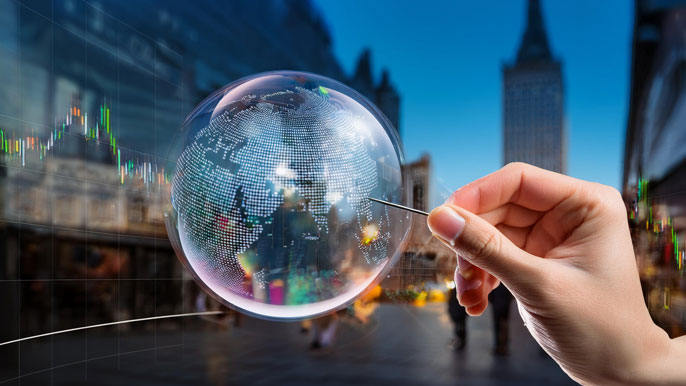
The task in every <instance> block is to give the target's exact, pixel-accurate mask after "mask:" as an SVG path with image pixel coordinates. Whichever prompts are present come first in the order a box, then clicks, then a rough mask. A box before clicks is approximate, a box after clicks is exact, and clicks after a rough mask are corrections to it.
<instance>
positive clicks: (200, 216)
mask: <svg viewBox="0 0 686 386" xmlns="http://www.w3.org/2000/svg"><path fill="white" fill-rule="evenodd" d="M276 100H284V101H286V103H283V104H279V103H274V101H276ZM355 124H359V123H356V117H355V116H353V114H352V113H350V112H349V111H347V110H345V109H344V108H341V107H339V106H338V105H336V104H335V103H332V102H330V101H329V98H328V97H327V96H326V95H322V94H321V93H318V92H316V91H311V90H307V89H303V88H296V89H295V90H294V91H285V92H281V93H276V94H270V95H263V96H260V97H259V98H258V97H256V96H254V95H251V96H247V97H244V98H243V99H242V100H240V101H236V102H234V103H231V104H230V106H229V107H228V108H227V109H226V110H225V111H224V112H223V113H221V114H219V115H217V116H215V117H214V118H212V120H211V121H210V123H209V124H208V126H207V127H205V128H202V129H200V130H199V131H198V132H197V134H196V135H195V137H194V138H192V139H191V140H190V141H189V142H188V143H187V144H186V147H185V149H184V150H183V152H182V154H181V156H180V158H179V160H178V162H177V166H176V169H175V174H174V177H173V180H172V188H171V198H172V206H173V208H174V209H175V211H176V213H177V218H178V222H177V227H178V230H179V238H180V241H181V244H182V248H183V252H184V254H185V255H186V258H187V259H188V260H189V262H190V263H191V265H192V266H193V268H194V269H195V270H196V271H198V272H202V273H203V275H206V276H209V278H211V279H212V281H213V282H215V283H220V284H221V285H223V286H228V287H229V288H230V289H231V290H232V291H233V292H236V293H240V294H243V295H244V296H251V293H250V291H249V290H247V289H245V288H244V280H245V275H246V271H245V269H244V267H243V266H242V264H241V262H240V260H239V258H238V257H239V255H241V254H242V253H243V252H245V251H246V250H248V249H249V248H251V247H252V246H254V245H255V243H256V242H257V241H258V240H259V239H260V238H263V237H267V236H268V235H266V234H265V232H264V227H265V224H267V223H269V222H270V221H271V219H272V217H273V215H274V212H275V211H276V210H277V209H278V208H279V207H280V206H281V205H282V204H283V203H284V194H285V193H286V194H288V192H291V193H292V192H296V193H297V194H298V195H300V196H301V197H304V198H305V199H306V200H305V202H306V205H305V207H304V208H303V210H305V211H307V212H309V213H310V214H311V216H312V217H313V218H314V221H315V222H316V224H317V227H318V230H319V232H320V235H321V234H326V233H327V232H328V231H329V225H330V224H329V223H328V218H329V217H328V214H329V211H330V209H331V207H332V205H334V204H336V205H338V204H341V205H348V206H349V207H351V208H352V210H353V211H354V213H356V221H354V222H356V226H357V228H358V232H353V233H354V236H353V235H349V236H348V237H355V238H356V239H357V240H356V243H355V244H356V245H357V246H358V248H359V251H360V252H361V254H362V256H363V257H364V259H365V260H366V263H367V264H371V265H375V264H380V263H381V262H382V261H384V260H385V259H386V258H387V246H388V242H389V240H390V232H389V227H390V224H388V221H389V220H388V212H387V211H385V212H383V213H384V214H382V215H381V216H378V215H377V217H382V218H376V219H374V218H372V217H373V214H372V210H371V203H370V201H369V200H368V199H367V198H368V197H370V194H371V193H372V191H373V190H374V189H375V188H376V187H377V180H378V178H379V176H378V171H377V165H376V162H375V161H374V160H373V159H372V158H371V157H370V155H369V152H368V151H367V146H375V144H374V143H373V141H371V140H370V139H369V138H366V137H365V136H364V135H363V134H362V133H360V131H359V129H358V128H356V127H355V126H354V125H355ZM371 222H373V223H374V224H376V225H377V226H378V227H379V236H378V239H377V240H376V241H375V242H374V243H372V244H370V245H365V243H361V242H360V234H362V231H363V227H364V226H365V225H366V224H369V223H371ZM302 237H303V238H309V239H312V238H315V239H316V238H317V235H312V234H309V233H308V234H303V235H302ZM268 276H269V275H267V272H264V271H260V272H258V274H255V275H253V280H258V281H261V283H260V286H262V287H264V286H265V285H266V281H268V280H269V279H268Z"/></svg>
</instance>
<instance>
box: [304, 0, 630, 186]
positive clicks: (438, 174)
mask: <svg viewBox="0 0 686 386" xmlns="http://www.w3.org/2000/svg"><path fill="white" fill-rule="evenodd" d="M314 3H315V5H316V6H317V7H318V8H319V9H320V10H321V11H322V13H323V15H324V18H325V19H326V22H327V24H328V26H329V28H330V30H331V33H332V38H333V46H334V52H335V54H336V56H337V57H338V58H339V59H340V61H341V63H342V65H343V66H344V68H345V70H346V71H347V72H348V73H352V71H353V70H354V66H355V62H356V60H357V57H358V55H359V53H360V51H361V50H362V48H363V47H370V48H371V49H372V61H373V66H374V70H375V76H376V77H377V79H378V78H379V76H380V70H381V68H383V67H388V68H389V69H390V71H391V79H392V81H393V82H394V83H395V85H396V87H397V88H398V90H399V91H400V93H401V95H402V116H401V130H402V136H403V142H404V145H405V155H406V157H407V159H408V160H413V159H416V158H418V157H419V156H420V155H421V154H422V153H423V152H429V153H430V154H431V156H432V161H433V172H434V177H435V179H436V180H437V181H438V182H439V184H441V185H442V186H444V187H445V188H447V189H456V188H458V187H460V186H461V185H463V184H465V183H467V182H469V181H471V180H474V179H476V178H478V177H480V176H482V175H485V174H487V173H489V172H491V171H493V170H495V169H497V168H499V167H500V166H501V162H502V156H501V153H502V139H501V79H502V75H501V69H502V64H503V63H504V62H508V61H511V60H513V58H514V56H515V54H516V51H517V47H518V46H519V42H520V39H521V35H522V33H523V31H524V26H525V22H526V1H525V0H516V1H514V0H502V1H497V2H493V1H462V0H461V1H447V0H446V1H428V0H427V1H421V2H417V1H410V0H375V1H368V0H346V1H330V0H315V1H314ZM542 7H543V13H544V20H545V25H546V28H547V30H548V38H549V41H550V43H551V47H552V50H553V53H554V54H555V55H556V56H557V57H559V58H561V59H562V61H563V74H564V82H565V88H566V89H565V110H566V111H565V115H566V124H567V129H568V174H570V175H572V176H574V177H578V178H583V179H587V180H592V181H596V182H601V183H604V184H608V185H612V186H615V187H620V183H621V181H620V179H621V170H622V154H623V151H624V150H623V149H624V131H625V126H626V117H627V109H628V101H629V94H628V91H629V70H630V60H631V49H630V48H631V34H632V23H633V2H632V1H627V0H604V1H593V0H575V1H558V0H543V1H542Z"/></svg>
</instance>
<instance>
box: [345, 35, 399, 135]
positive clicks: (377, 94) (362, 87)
mask: <svg viewBox="0 0 686 386" xmlns="http://www.w3.org/2000/svg"><path fill="white" fill-rule="evenodd" d="M390 78H391V77H390V75H389V71H388V69H385V68H384V69H383V71H382V72H381V81H379V83H378V84H377V83H375V81H374V75H373V74H372V52H371V51H370V50H369V48H365V49H364V50H362V53H361V54H360V57H359V58H358V59H357V65H356V66H355V73H354V74H353V76H352V78H350V80H349V81H348V84H349V85H350V86H351V87H352V88H354V89H355V90H357V91H358V92H360V93H361V94H362V95H364V96H366V97H367V98H368V99H369V100H370V101H372V102H373V103H374V104H376V106H377V107H378V108H380V109H381V111H382V112H383V113H384V114H385V115H386V117H387V118H388V120H390V121H391V123H392V124H393V127H394V128H395V130H396V132H397V134H398V135H400V94H398V90H396V88H395V86H394V85H393V83H392V82H391V79H390Z"/></svg>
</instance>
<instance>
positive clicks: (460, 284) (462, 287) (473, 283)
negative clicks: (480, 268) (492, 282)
mask: <svg viewBox="0 0 686 386" xmlns="http://www.w3.org/2000/svg"><path fill="white" fill-rule="evenodd" d="M482 283H483V282H482V281H481V279H474V280H466V279H464V278H463V277H462V276H460V277H458V278H457V292H459V294H460V295H462V294H463V293H465V292H467V291H472V290H475V289H477V288H479V286H480V285H481V284H482Z"/></svg>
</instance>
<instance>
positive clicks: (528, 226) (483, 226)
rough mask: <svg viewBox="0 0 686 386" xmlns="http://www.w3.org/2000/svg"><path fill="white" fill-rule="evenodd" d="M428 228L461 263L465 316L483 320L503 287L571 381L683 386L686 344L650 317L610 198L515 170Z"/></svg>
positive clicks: (450, 203)
mask: <svg viewBox="0 0 686 386" xmlns="http://www.w3.org/2000/svg"><path fill="white" fill-rule="evenodd" d="M428 225H429V228H430V229H431V230H432V232H433V233H434V234H435V235H436V236H437V237H438V238H439V239H441V241H443V242H444V243H445V244H447V245H448V246H450V247H451V248H452V249H453V250H454V251H455V252H456V253H457V254H458V256H459V257H458V270H457V271H456V273H455V279H456V280H455V282H456V283H457V287H458V291H457V292H458V299H459V301H460V303H461V304H462V305H463V306H464V307H466V309H467V312H469V313H470V314H471V315H480V314H481V313H483V312H484V310H485V309H486V307H487V305H488V293H489V292H490V291H492V290H493V289H494V288H495V287H497V286H498V285H499V283H500V282H501V281H502V283H503V284H504V285H505V286H506V287H507V288H508V289H509V290H510V291H511V292H512V294H513V295H514V297H515V299H516V300H517V305H518V307H519V311H520V314H521V315H522V318H523V320H524V322H525V324H526V327H527V328H528V329H529V331H530V332H531V335H532V336H533V337H534V338H535V339H536V341H537V342H538V343H539V344H540V345H541V347H543V349H544V350H545V351H546V352H547V353H548V354H549V355H550V356H552V357H553V359H555V361H557V363H558V364H559V365H560V366H561V367H562V369H563V370H564V371H565V372H566V373H567V374H568V375H569V376H571V377H572V378H573V379H574V380H576V381H578V382H581V383H585V384H602V385H608V384H622V385H627V384H641V385H645V384H671V383H673V384H684V383H685V382H686V370H684V369H685V367H684V366H683V364H680V363H679V362H681V361H682V360H683V358H686V341H684V338H680V339H675V340H670V339H669V337H668V336H667V334H666V333H665V332H664V331H663V330H661V329H660V328H659V327H657V326H656V325H655V324H654V323H653V322H652V320H651V318H650V315H649V313H648V310H647V308H646V306H645V303H644V301H643V296H642V292H641V287H640V282H639V278H638V270H637V268H636V262H635V257H634V251H633V247H632V243H631V237H630V234H629V228H628V222H627V217H626V210H625V207H624V204H623V201H622V198H621V196H620V194H619V193H618V192H617V191H616V190H615V189H613V188H610V187H608V186H604V185H600V184H596V183H591V182H586V181H581V180H577V179H574V178H571V177H567V176H564V175H561V174H557V173H553V172H550V171H546V170H543V169H539V168H536V167H534V166H531V165H527V164H521V163H514V164H509V165H507V166H505V167H504V168H502V169H500V170H498V171H496V172H495V173H492V174H490V175H488V176H486V177H483V178H481V179H479V180H476V181H474V182H472V183H470V184H468V185H466V186H464V187H462V188H461V189H459V190H457V191H456V192H455V193H454V194H453V195H452V196H451V197H450V198H449V199H448V200H447V201H446V203H445V204H444V205H442V206H440V207H438V208H436V209H434V210H433V211H432V212H431V214H430V216H429V218H428ZM677 358H681V360H678V362H677Z"/></svg>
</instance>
